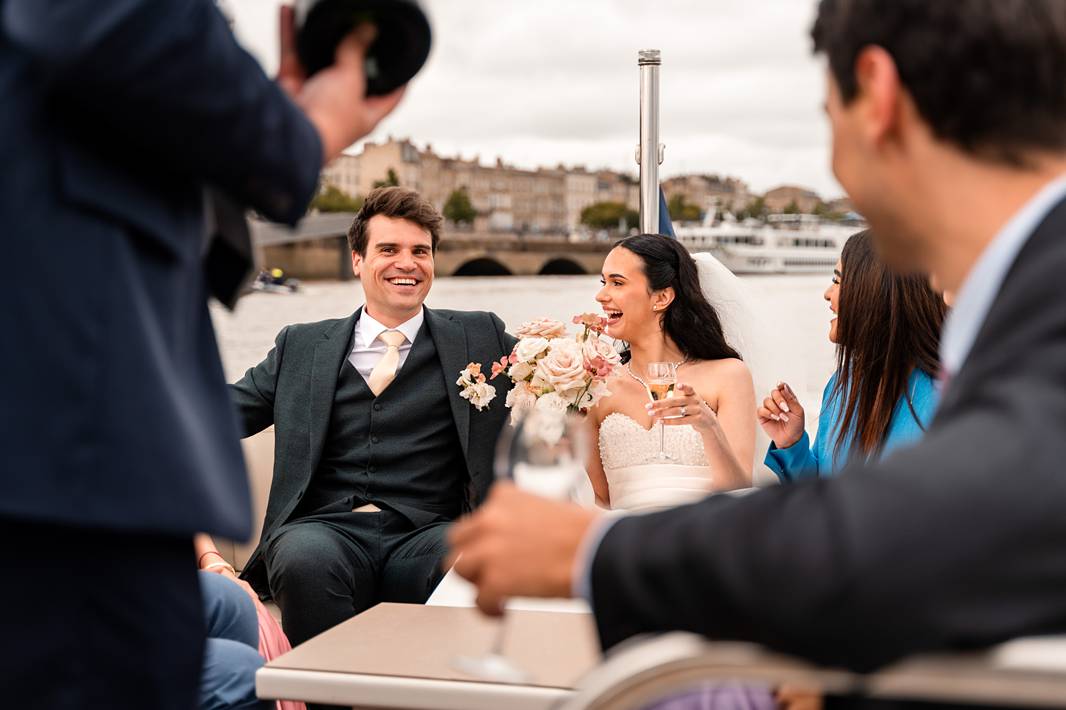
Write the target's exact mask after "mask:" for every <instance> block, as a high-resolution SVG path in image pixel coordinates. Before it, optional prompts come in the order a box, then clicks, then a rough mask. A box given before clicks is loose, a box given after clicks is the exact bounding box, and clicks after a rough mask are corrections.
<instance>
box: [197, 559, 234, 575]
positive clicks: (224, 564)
mask: <svg viewBox="0 0 1066 710" xmlns="http://www.w3.org/2000/svg"><path fill="white" fill-rule="evenodd" d="M220 567H221V568H223V569H228V570H229V571H230V572H231V573H232V574H233V575H234V576H236V575H237V570H235V569H233V565H231V564H230V563H229V562H226V561H222V562H212V563H211V564H209V565H207V566H206V567H204V570H212V569H218V568H220Z"/></svg>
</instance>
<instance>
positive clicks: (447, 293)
mask: <svg viewBox="0 0 1066 710" xmlns="http://www.w3.org/2000/svg"><path fill="white" fill-rule="evenodd" d="M829 278H830V276H829V274H825V275H794V276H746V277H742V279H743V281H744V283H745V285H746V286H747V288H748V291H749V292H750V294H751V297H752V300H753V302H754V303H753V306H754V307H755V308H754V309H753V310H754V311H755V312H756V313H757V316H756V318H757V320H758V321H760V322H759V323H757V327H758V328H759V329H760V331H761V332H762V333H763V334H764V335H765V336H766V337H764V339H763V343H762V346H763V347H767V348H770V349H772V350H773V352H772V353H767V354H764V355H772V357H769V358H767V357H763V358H762V360H763V361H764V362H765V361H772V362H773V363H774V365H773V368H772V369H773V372H769V373H765V374H764V379H765V378H772V379H774V380H784V381H787V382H788V383H789V384H790V385H792V387H793V389H794V390H795V391H796V393H797V394H798V395H799V396H800V400H801V402H802V403H803V405H804V407H805V408H807V409H808V411H809V412H810V413H811V414H812V415H813V414H814V413H815V412H817V411H818V408H819V406H820V404H821V395H822V389H823V387H824V386H825V382H826V380H827V379H828V377H829V375H830V373H831V372H832V369H833V346H832V345H831V344H830V343H829V341H828V338H827V337H826V336H827V333H828V331H829V318H830V312H829V309H828V307H827V305H826V302H825V301H824V300H823V299H822V292H823V291H824V290H825V288H826V286H828V283H829ZM599 288H600V284H599V277H598V276H528V277H523V276H503V277H465V278H464V277H450V278H439V279H437V280H436V281H435V282H434V283H433V288H432V291H431V292H430V295H429V298H428V299H427V300H426V305H428V306H429V307H431V308H452V309H457V310H489V311H494V312H495V313H496V314H497V315H499V316H500V318H502V319H503V321H504V323H506V324H507V327H508V329H509V330H513V329H514V328H516V327H518V326H519V325H520V324H521V323H522V322H523V321H526V320H530V319H533V318H537V317H540V316H547V317H552V318H557V319H559V320H562V321H564V322H569V320H570V317H571V316H573V315H575V314H577V313H582V312H587V311H599V306H598V304H597V303H596V302H595V300H594V296H595V294H596V291H597V290H598V289H599ZM362 301H363V291H362V287H361V286H360V283H359V282H358V281H338V282H314V283H308V284H305V285H304V287H303V289H302V290H301V291H300V292H299V293H297V294H294V295H279V294H268V293H258V292H257V293H252V294H249V295H248V296H245V297H244V298H242V299H241V300H240V302H239V304H238V306H237V309H236V311H235V312H233V313H230V312H228V311H226V310H224V309H222V308H221V307H218V306H213V307H212V315H213V316H214V321H215V328H216V330H217V332H218V340H219V348H220V349H221V352H222V362H223V365H224V366H225V370H226V377H227V379H228V380H229V381H231V382H232V381H234V380H236V379H238V378H239V377H240V376H241V375H242V374H243V373H244V371H245V370H246V369H248V368H249V367H251V366H253V365H255V364H256V363H257V362H259V361H260V360H262V359H263V357H265V356H266V354H267V351H268V350H269V349H270V348H271V346H272V345H273V343H274V337H275V336H276V335H277V333H278V331H279V330H281V328H282V327H284V326H286V325H289V324H291V323H302V322H308V321H316V320H321V319H323V318H342V317H345V316H347V315H350V314H351V313H352V311H353V310H355V308H357V307H358V306H359V305H360V304H362ZM742 354H744V353H742ZM756 395H757V397H758V398H759V399H760V400H761V399H762V397H764V396H765V395H766V393H765V392H761V391H760V392H757V393H756ZM812 420H813V417H810V418H808V428H810V425H811V424H812V423H813V422H812Z"/></svg>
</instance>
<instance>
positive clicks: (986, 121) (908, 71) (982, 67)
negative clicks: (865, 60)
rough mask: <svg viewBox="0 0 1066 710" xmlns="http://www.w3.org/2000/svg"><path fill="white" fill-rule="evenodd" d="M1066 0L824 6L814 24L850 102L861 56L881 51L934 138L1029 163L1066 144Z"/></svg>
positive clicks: (832, 0)
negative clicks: (868, 50) (892, 63)
mask: <svg viewBox="0 0 1066 710" xmlns="http://www.w3.org/2000/svg"><path fill="white" fill-rule="evenodd" d="M1064 10H1066V7H1064V3H1063V1H1062V0H821V3H820V4H819V6H818V16H817V19H816V20H815V22H814V26H813V27H812V28H811V37H812V39H813V40H814V50H815V52H825V54H826V55H827V56H828V59H829V67H830V70H831V71H832V73H833V77H834V79H835V80H836V82H837V84H838V85H839V87H840V92H841V96H842V98H843V100H844V102H845V103H847V102H850V101H851V100H852V99H853V98H855V95H856V94H857V92H858V85H857V82H856V77H855V60H856V58H857V57H858V55H859V53H860V52H861V51H862V49H863V48H865V47H868V46H870V45H876V46H878V47H881V48H883V49H884V50H885V51H887V52H888V53H889V54H890V55H892V58H893V60H895V62H896V68H897V71H898V72H899V76H900V81H901V82H902V83H903V85H904V86H906V88H907V90H908V91H909V92H910V94H911V96H912V97H913V98H914V101H915V103H916V104H917V106H918V111H919V112H920V113H921V115H922V117H923V118H924V119H925V120H926V121H927V122H928V123H929V125H930V126H931V128H932V130H933V132H934V134H935V135H936V136H937V137H938V138H940V139H941V140H945V141H949V142H951V143H954V144H955V145H957V146H959V147H960V148H962V149H963V150H964V151H966V152H968V153H971V154H973V155H976V156H980V157H983V158H987V159H992V160H996V161H999V162H1006V163H1009V164H1012V165H1017V166H1024V165H1025V164H1026V158H1027V157H1028V156H1029V155H1030V154H1031V153H1033V152H1040V151H1048V150H1062V149H1064V148H1066V78H1064V77H1066V11H1064Z"/></svg>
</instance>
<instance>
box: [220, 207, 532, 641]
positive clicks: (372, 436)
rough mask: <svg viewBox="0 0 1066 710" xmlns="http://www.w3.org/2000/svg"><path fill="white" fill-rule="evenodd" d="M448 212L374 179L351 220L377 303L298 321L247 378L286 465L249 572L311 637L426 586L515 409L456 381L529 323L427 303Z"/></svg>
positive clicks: (250, 422) (244, 385)
mask: <svg viewBox="0 0 1066 710" xmlns="http://www.w3.org/2000/svg"><path fill="white" fill-rule="evenodd" d="M440 226H441V216H440V213H439V212H437V210H436V209H435V208H434V207H433V206H432V205H431V204H429V203H428V202H427V201H426V200H424V199H423V198H422V197H420V196H419V195H418V193H416V192H414V191H411V190H407V189H404V188H399V187H390V188H381V189H378V190H375V191H373V192H371V193H370V194H369V195H368V196H367V198H366V202H364V203H363V207H362V209H361V210H360V211H359V213H358V214H357V215H356V218H355V221H354V223H353V224H352V227H351V229H350V231H349V234H348V241H349V246H350V247H351V251H352V268H353V270H354V272H355V274H356V275H357V276H358V277H359V278H360V279H361V281H362V285H363V291H364V293H365V296H366V305H365V306H363V307H362V308H360V309H358V310H357V311H356V312H355V313H353V314H352V315H351V316H349V317H347V318H343V319H340V320H326V321H320V322H318V323H307V324H301V325H293V326H288V327H286V328H285V329H283V330H282V331H281V333H279V334H278V337H277V340H276V343H275V347H274V349H273V350H271V351H270V353H269V354H268V355H267V357H266V359H265V360H263V361H262V362H261V363H259V364H258V365H256V366H255V367H254V368H252V369H250V370H249V371H248V372H247V373H246V374H245V375H244V377H243V378H241V380H240V381H239V382H237V383H236V384H234V385H232V394H233V399H234V401H235V402H236V404H237V406H238V407H239V409H240V413H241V416H242V418H243V421H244V429H245V434H246V435H251V434H254V433H256V432H258V431H261V430H262V429H264V428H266V427H268V426H270V425H271V424H273V425H274V427H275V442H276V445H275V457H274V478H273V483H272V484H271V489H270V498H269V501H268V503H267V512H266V520H265V522H264V525H263V535H262V538H261V539H260V542H259V546H258V547H257V548H256V550H255V552H254V553H253V554H252V556H251V558H250V560H249V562H248V565H247V567H246V569H245V571H244V576H245V578H246V579H248V580H249V582H250V583H251V584H252V585H253V586H254V587H255V588H256V590H258V591H259V593H260V594H263V595H269V596H272V597H273V598H274V599H275V600H276V601H277V602H278V605H279V606H280V607H281V611H282V618H283V623H284V627H285V632H286V633H287V634H288V636H289V639H290V640H291V641H292V643H293V644H294V645H295V644H298V643H302V642H303V641H306V640H307V639H309V638H311V637H312V636H314V635H316V634H318V633H320V632H322V631H325V630H326V629H328V628H330V627H332V626H334V625H336V624H338V623H340V622H342V621H344V620H345V619H348V618H349V617H351V616H353V615H355V614H357V613H359V612H360V611H362V610H364V609H366V608H368V607H370V606H372V605H373V604H375V603H377V602H379V601H396V602H413V603H420V602H424V601H425V600H426V598H427V597H428V596H429V594H430V592H431V591H432V590H433V588H434V587H435V586H436V584H437V582H438V581H439V580H440V578H441V574H442V572H441V564H440V563H441V557H442V555H443V553H444V531H445V528H446V526H447V524H448V523H449V522H450V521H452V520H454V519H455V518H457V517H458V516H459V515H460V514H461V513H464V512H469V511H470V510H472V509H473V508H475V507H476V506H477V505H478V504H479V503H480V502H481V501H482V500H483V499H484V498H485V494H486V492H487V490H488V487H489V484H490V483H491V481H492V453H493V450H494V445H495V442H496V437H497V435H498V434H499V431H500V428H501V427H502V426H503V424H504V422H505V421H506V417H507V414H506V409H505V407H504V404H503V399H504V397H503V395H506V392H505V391H503V389H502V385H501V386H500V391H499V392H498V395H499V396H498V397H497V398H496V399H495V401H493V402H492V404H491V406H488V407H485V408H483V409H481V410H478V409H477V408H475V406H474V405H472V404H471V403H470V402H469V401H467V400H465V399H463V398H461V397H460V396H459V395H460V388H459V386H458V385H457V384H456V380H457V379H458V377H459V373H460V371H461V370H463V369H464V368H465V367H466V366H467V364H468V363H471V362H476V363H480V364H482V365H484V366H485V367H486V369H487V367H488V365H489V363H491V362H493V361H496V360H499V359H500V357H502V356H503V355H506V354H508V353H510V352H511V348H512V346H513V345H514V339H513V338H512V337H511V336H509V335H507V333H505V332H504V326H503V323H502V322H501V321H500V319H499V318H498V317H496V316H495V315H494V314H492V313H485V312H459V311H438V310H432V309H429V308H426V307H425V306H423V301H424V300H425V298H426V295H427V294H428V293H429V289H430V285H431V284H432V283H433V255H434V252H435V251H436V247H437V242H438V239H439V232H440Z"/></svg>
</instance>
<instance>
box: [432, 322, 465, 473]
mask: <svg viewBox="0 0 1066 710" xmlns="http://www.w3.org/2000/svg"><path fill="white" fill-rule="evenodd" d="M426 324H427V325H428V326H429V334H430V337H432V338H433V344H434V345H436V347H437V356H438V357H439V358H440V364H441V368H442V369H443V370H444V384H445V386H446V387H447V388H448V402H449V403H450V404H451V406H452V416H453V417H454V418H455V428H456V430H457V431H458V432H459V443H460V444H461V445H462V447H463V456H464V457H465V458H466V459H467V461H469V459H470V456H469V453H468V451H467V449H468V448H469V446H470V406H471V405H470V402H467V401H466V400H465V399H463V398H462V397H460V396H459V387H458V386H457V385H456V384H455V380H457V379H458V378H459V372H460V371H462V370H463V369H464V368H465V367H466V366H467V365H468V364H469V363H470V356H469V352H468V351H467V346H466V330H465V329H464V328H463V324H462V323H460V322H459V321H455V320H452V319H451V318H448V317H446V316H443V315H440V314H439V313H437V312H436V311H432V310H430V309H429V308H427V309H426Z"/></svg>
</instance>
